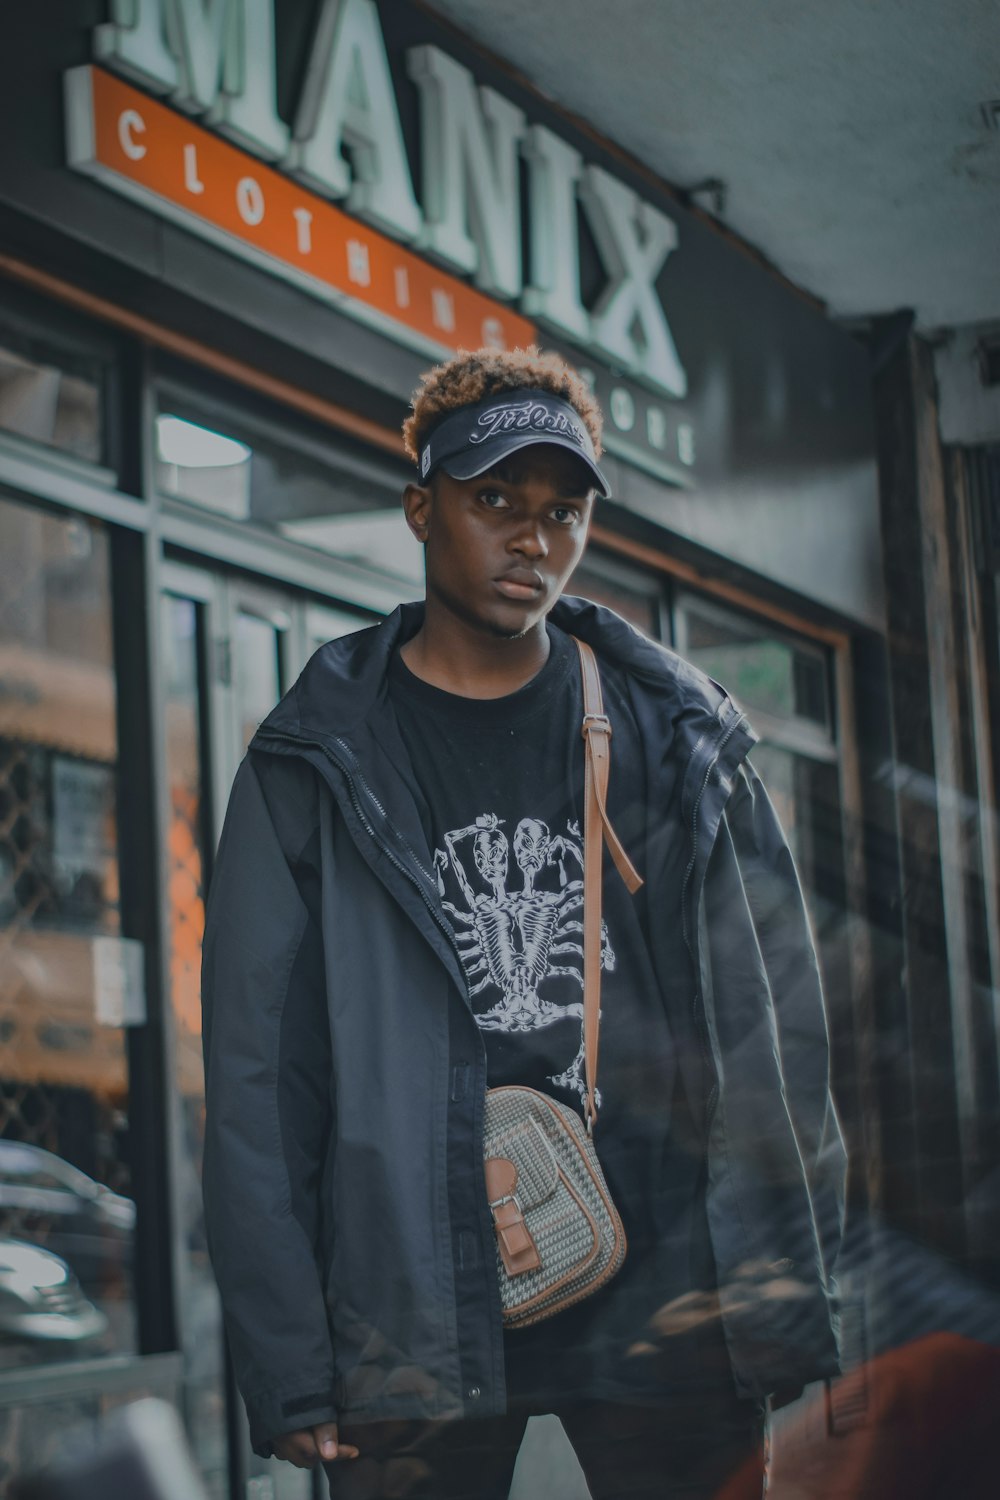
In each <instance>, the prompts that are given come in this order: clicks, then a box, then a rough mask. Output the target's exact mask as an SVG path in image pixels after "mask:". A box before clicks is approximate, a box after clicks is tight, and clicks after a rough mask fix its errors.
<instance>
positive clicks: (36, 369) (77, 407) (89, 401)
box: [0, 312, 105, 464]
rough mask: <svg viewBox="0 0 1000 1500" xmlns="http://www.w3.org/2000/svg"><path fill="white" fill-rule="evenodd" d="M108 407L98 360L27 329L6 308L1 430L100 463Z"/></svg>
mask: <svg viewBox="0 0 1000 1500" xmlns="http://www.w3.org/2000/svg"><path fill="white" fill-rule="evenodd" d="M103 408H104V402H103V377H102V370H101V366H100V364H99V362H98V360H97V359H96V358H94V357H92V356H88V355H86V354H82V353H74V352H73V351H72V350H70V349H68V348H64V347H60V346H59V345H58V344H57V343H56V342H54V341H52V342H50V341H48V340H46V339H45V338H43V337H40V336H39V335H38V334H37V333H35V332H31V333H27V332H23V331H22V330H21V329H19V328H18V327H17V326H16V325H15V324H14V323H13V321H9V320H7V319H6V318H5V317H4V315H3V313H2V312H0V433H8V434H13V435H14V436H15V437H17V438H27V439H28V440H30V441H31V442H33V443H40V444H43V445H44V446H45V447H47V448H52V449H54V450H56V451H58V452H60V453H63V454H67V455H69V456H70V457H72V458H76V459H83V460H84V461H85V462H87V463H92V464H98V463H102V462H103V461H104V459H105V454H104V409H103Z"/></svg>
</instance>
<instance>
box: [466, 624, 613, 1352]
mask: <svg viewBox="0 0 1000 1500" xmlns="http://www.w3.org/2000/svg"><path fill="white" fill-rule="evenodd" d="M576 644H577V648H578V650H579V653H580V672H581V678H582V683H583V726H582V731H581V732H582V734H583V739H584V746H585V749H584V766H585V771H584V813H583V819H584V821H583V1036H584V1066H585V1074H584V1078H585V1083H586V1093H585V1097H584V1118H583V1120H581V1119H580V1116H579V1114H578V1113H577V1112H576V1110H575V1109H572V1108H570V1106H569V1105H566V1104H561V1103H559V1102H558V1100H555V1099H551V1098H549V1096H548V1095H547V1094H543V1093H540V1092H539V1091H538V1090H537V1089H529V1088H521V1087H519V1086H518V1085H511V1086H508V1087H504V1088H495V1089H489V1090H487V1094H486V1118H485V1128H484V1171H485V1177H486V1191H487V1195H488V1197H489V1202H490V1209H491V1211H492V1214H493V1223H494V1227H495V1229H496V1241H497V1274H498V1276H499V1281H500V1301H501V1305H502V1307H503V1318H504V1323H505V1325H506V1326H508V1327H511V1328H523V1327H527V1326H528V1325H529V1324H531V1323H539V1322H541V1320H542V1319H543V1318H550V1317H552V1316H553V1315H554V1314H555V1313H558V1312H561V1311H562V1310H563V1308H566V1307H570V1306H572V1304H573V1303H574V1302H580V1301H582V1299H583V1298H584V1297H589V1296H591V1295H592V1294H593V1293H594V1292H596V1291H599V1290H600V1288H601V1287H602V1286H604V1285H605V1284H606V1283H607V1282H608V1281H610V1280H611V1278H612V1276H614V1275H615V1273H616V1272H617V1271H618V1270H619V1269H620V1268H621V1265H622V1263H623V1261H624V1260H625V1253H626V1243H625V1231H624V1229H623V1228H622V1221H621V1217H620V1215H619V1213H618V1210H617V1208H616V1207H615V1205H614V1202H613V1200H612V1197H611V1194H610V1192H609V1191H608V1185H607V1183H606V1181H605V1179H604V1173H603V1172H602V1171H601V1165H600V1162H599V1161H598V1159H597V1151H596V1149H595V1146H594V1126H595V1124H596V1122H597V1054H598V1044H599V1040H600V1020H601V882H602V864H603V853H604V844H605V843H607V846H608V848H609V850H610V851H611V856H612V858H613V860H614V862H615V865H616V866H617V869H618V872H619V874H620V875H621V877H622V879H623V880H624V882H625V884H626V886H627V887H628V889H629V890H630V891H631V892H632V893H633V894H634V893H635V891H637V890H638V889H639V887H640V885H641V884H642V880H641V878H640V877H639V875H638V873H637V872H636V870H635V867H634V866H633V864H632V862H631V860H630V859H629V857H628V855H627V854H626V853H625V850H624V849H623V848H622V846H621V844H620V843H619V841H618V839H617V837H616V835H615V831H614V829H613V828H612V826H611V823H610V820H609V818H608V811H607V790H608V777H609V774H610V770H611V723H610V720H609V719H608V717H607V715H606V714H605V712H604V702H603V695H602V693H601V677H600V672H599V671H598V667H597V658H596V657H595V656H594V653H593V651H592V650H591V648H590V647H589V646H588V645H587V644H586V642H584V641H580V640H577V642H576Z"/></svg>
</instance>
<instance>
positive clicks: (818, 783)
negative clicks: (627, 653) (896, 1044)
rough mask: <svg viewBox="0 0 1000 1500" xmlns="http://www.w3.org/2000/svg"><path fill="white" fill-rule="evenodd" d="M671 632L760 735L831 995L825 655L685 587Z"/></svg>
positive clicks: (835, 851)
mask: <svg viewBox="0 0 1000 1500" xmlns="http://www.w3.org/2000/svg"><path fill="white" fill-rule="evenodd" d="M675 632H676V640H677V649H678V650H679V651H680V653H681V655H682V656H684V657H686V658H687V659H688V661H691V662H693V663H694V665H695V666H698V667H700V668H701V669H702V671H704V672H707V673H708V675H709V676H710V677H714V678H715V679H716V680H717V681H718V682H721V683H722V685H723V686H724V687H725V688H726V690H727V691H728V692H729V693H730V694H731V696H732V697H733V698H734V699H735V700H736V702H737V703H738V704H739V706H740V707H741V708H742V709H744V710H745V711H746V713H747V715H748V716H749V719H750V722H751V723H752V725H753V727H754V729H755V730H756V732H757V734H758V735H759V736H760V743H759V744H757V745H756V746H755V747H754V749H753V750H752V751H751V754H750V760H751V762H752V764H753V765H754V767H755V769H756V770H757V772H758V774H759V775H760V777H761V779H762V780H763V782H764V785H765V787H766V788H767V792H768V795H769V796H770V798H771V801H772V802H773V803H774V806H775V810H776V812H777V814H778V817H779V818H780V820H781V824H782V827H783V829H784V831H785V836H786V838H787V839H788V843H789V846H790V847H791V850H792V853H793V855H794V856H795V862H796V865H797V867H798V870H799V875H800V878H801V880H802V884H803V888H804V892H805V897H806V902H807V905H808V907H809V912H810V916H811V919H812V923H813V929H814V931H815V933H816V938H817V942H818V946H819V950H820V961H821V965H822V968H823V975H824V979H825V981H826V985H827V991H828V994H829V995H831V996H835V995H843V994H848V993H849V983H848V979H847V954H846V950H845V944H844V937H845V901H846V886H845V873H844V847H843V815H842V808H841V796H840V775H839V766H838V752H837V744H836V737H835V732H834V719H833V707H832V692H831V681H832V662H831V660H830V655H829V653H828V652H827V651H826V650H825V649H824V648H823V647H821V646H818V645H816V644H814V643H813V642H812V641H810V640H808V639H806V638H804V637H802V636H798V635H794V634H792V633H791V632H789V631H784V630H781V629H778V628H776V627H775V626H774V625H773V624H772V623H771V622H770V621H769V620H766V619H764V618H762V617H757V616H754V615H750V614H744V613H742V612H740V611H737V610H734V609H730V608H727V607H724V606H722V605H717V604H715V603H714V602H712V601H710V600H708V599H705V598H702V597H700V596H698V595H695V594H690V593H683V594H681V595H680V596H679V597H678V599H677V601H676V608H675Z"/></svg>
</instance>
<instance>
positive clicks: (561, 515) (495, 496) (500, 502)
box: [477, 490, 580, 526]
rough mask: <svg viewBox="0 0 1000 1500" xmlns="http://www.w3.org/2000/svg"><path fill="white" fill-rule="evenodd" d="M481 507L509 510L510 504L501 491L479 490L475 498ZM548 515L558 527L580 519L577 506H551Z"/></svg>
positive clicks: (571, 523) (572, 523)
mask: <svg viewBox="0 0 1000 1500" xmlns="http://www.w3.org/2000/svg"><path fill="white" fill-rule="evenodd" d="M477 498H478V500H479V502H480V504H481V505H485V506H486V507H487V509H489V510H510V509H511V508H512V507H511V502H510V501H509V500H508V498H507V496H506V495H505V494H504V493H503V491H502V490H480V491H479V494H478V496H477ZM549 515H550V516H551V517H552V519H553V520H554V521H555V522H556V523H557V524H558V525H559V526H573V525H574V524H575V523H576V522H577V521H579V519H580V508H579V506H577V505H553V506H552V507H551V508H550V510H549Z"/></svg>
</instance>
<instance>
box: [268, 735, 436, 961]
mask: <svg viewBox="0 0 1000 1500" xmlns="http://www.w3.org/2000/svg"><path fill="white" fill-rule="evenodd" d="M259 738H260V739H262V740H279V741H281V742H282V743H284V744H286V745H299V746H301V745H310V746H312V748H313V749H315V750H319V751H321V752H322V753H323V754H324V755H325V756H326V758H327V760H329V761H331V762H332V763H333V764H334V765H335V766H336V767H337V769H338V771H340V773H341V774H342V775H343V777H344V780H345V781H346V782H347V790H348V795H349V796H350V799H351V806H352V807H353V808H354V811H355V812H356V814H357V816H358V820H359V821H360V823H361V826H362V827H363V828H364V830H365V832H366V833H367V835H368V837H369V838H370V839H371V840H372V842H373V843H374V844H375V845H376V846H377V847H378V848H379V849H381V851H382V853H383V854H384V855H385V856H386V858H387V859H388V860H389V863H390V864H392V865H393V866H394V867H395V868H396V869H397V870H398V871H399V872H400V874H401V875H405V877H406V879H407V880H408V881H409V882H410V884H411V885H412V886H414V887H415V889H416V890H417V891H418V893H419V895H420V899H421V900H422V901H423V903H424V905H425V906H426V908H427V910H428V911H429V912H430V914H431V916H432V917H433V919H434V921H435V923H436V924H437V926H438V927H439V928H440V930H441V931H442V933H443V934H444V936H445V938H446V939H447V940H448V946H449V947H450V948H451V949H452V951H453V952H454V953H455V956H456V957H457V959H458V963H459V968H460V970H461V972H462V974H463V975H464V973H465V968H464V966H463V965H462V957H461V954H460V953H459V951H458V948H457V947H456V945H455V936H454V933H452V932H451V930H450V929H449V927H448V924H447V922H446V921H445V919H444V917H443V916H442V915H441V913H440V912H439V911H438V910H437V908H436V907H435V905H434V903H433V901H431V899H430V898H429V896H428V895H427V891H426V890H425V888H424V886H423V884H422V883H421V881H419V880H418V879H417V877H416V875H414V873H413V870H412V869H410V868H409V867H408V866H407V865H405V864H404V863H403V861H402V860H401V859H398V858H397V857H396V855H395V854H394V853H393V851H392V849H391V848H390V847H389V845H388V843H387V842H386V841H385V839H384V838H381V837H380V836H379V834H378V832H377V831H376V829H375V827H374V825H373V824H372V822H371V819H370V818H369V817H368V815H367V814H366V812H365V810H364V808H363V807H362V805H361V798H360V797H359V796H358V792H357V787H356V785H355V776H354V775H353V774H352V772H351V771H350V769H349V768H348V767H347V766H346V765H345V764H344V762H343V761H342V760H341V759H340V757H339V756H337V755H334V753H333V751H332V750H331V749H330V748H329V746H328V745H326V744H324V743H323V741H322V740H304V739H299V738H298V737H297V736H296V735H292V734H278V733H275V731H274V730H271V729H269V730H266V731H265V732H264V733H263V734H260V735H259ZM336 743H337V744H338V745H340V747H341V749H342V750H343V751H344V753H345V754H346V755H349V756H350V758H351V760H352V761H353V762H354V764H355V766H356V765H357V760H356V758H355V756H354V754H353V752H352V751H351V750H350V748H349V747H348V746H347V745H346V744H345V742H344V741H343V740H342V739H339V738H338V739H337V741H336ZM357 780H358V781H359V782H360V783H361V785H362V787H363V788H364V790H365V792H366V793H367V795H368V797H369V798H370V799H371V801H372V803H373V804H374V806H375V807H376V808H377V809H378V812H379V815H380V816H381V817H382V818H383V819H384V820H385V822H386V823H388V821H389V818H388V814H387V813H386V810H385V808H384V807H383V806H382V804H381V802H380V801H379V800H378V798H377V797H376V795H375V793H374V792H373V791H372V789H371V787H370V786H369V785H368V783H367V781H366V780H365V779H364V777H363V776H362V774H361V772H360V771H358V772H357ZM397 837H398V838H399V840H400V843H401V844H402V845H403V847H404V848H405V849H406V852H407V853H408V854H409V855H410V857H411V858H412V860H413V863H414V865H415V866H416V868H417V870H419V871H420V873H421V874H425V875H426V871H425V870H424V868H423V866H422V865H421V863H420V860H419V859H418V858H417V856H416V854H414V852H413V850H412V849H411V848H410V846H409V844H408V843H407V842H406V840H405V839H404V838H403V836H402V834H397ZM427 879H428V880H430V876H429V875H428V876H427Z"/></svg>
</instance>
